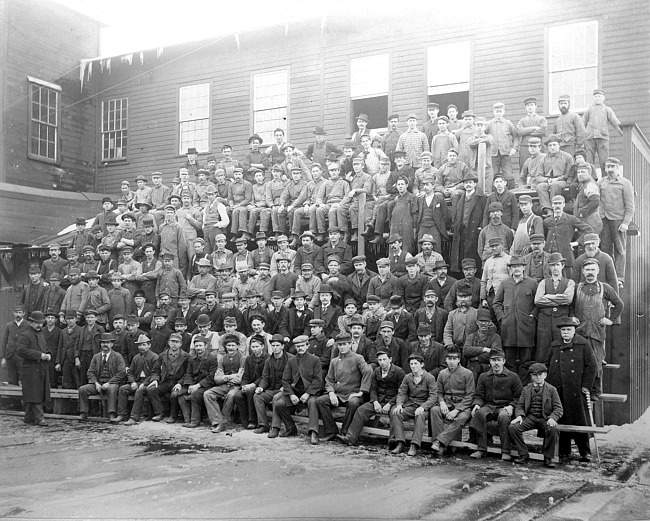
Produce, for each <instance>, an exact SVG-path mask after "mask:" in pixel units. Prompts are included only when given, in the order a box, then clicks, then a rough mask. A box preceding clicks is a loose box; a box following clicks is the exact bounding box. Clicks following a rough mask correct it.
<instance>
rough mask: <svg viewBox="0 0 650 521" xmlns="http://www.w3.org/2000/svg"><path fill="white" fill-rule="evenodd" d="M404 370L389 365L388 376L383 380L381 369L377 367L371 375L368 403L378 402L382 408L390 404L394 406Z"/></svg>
mask: <svg viewBox="0 0 650 521" xmlns="http://www.w3.org/2000/svg"><path fill="white" fill-rule="evenodd" d="M404 376H406V375H405V374H404V370H403V369H402V368H401V367H399V366H397V365H395V364H394V363H393V364H390V368H389V369H388V374H386V378H384V377H383V376H382V374H381V367H377V368H376V369H375V370H374V372H373V374H372V383H371V384H370V403H374V402H379V403H380V404H381V405H382V406H384V405H386V404H387V403H390V404H391V405H395V402H396V401H397V391H398V390H399V386H400V385H402V380H404Z"/></svg>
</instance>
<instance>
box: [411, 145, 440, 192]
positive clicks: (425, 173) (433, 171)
mask: <svg viewBox="0 0 650 521" xmlns="http://www.w3.org/2000/svg"><path fill="white" fill-rule="evenodd" d="M432 163H433V154H432V153H431V152H428V151H424V152H422V153H421V154H420V167H419V168H418V169H417V170H416V171H415V176H414V178H413V194H414V195H417V196H418V197H422V193H423V192H424V179H425V178H426V179H430V180H431V187H432V188H431V190H430V193H432V192H433V191H434V190H435V191H436V192H441V191H442V189H443V187H442V183H441V182H439V181H438V176H437V174H438V169H437V168H434V167H433V165H432Z"/></svg>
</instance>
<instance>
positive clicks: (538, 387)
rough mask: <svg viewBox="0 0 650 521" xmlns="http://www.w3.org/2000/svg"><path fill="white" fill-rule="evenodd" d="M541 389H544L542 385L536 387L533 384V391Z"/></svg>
mask: <svg viewBox="0 0 650 521" xmlns="http://www.w3.org/2000/svg"><path fill="white" fill-rule="evenodd" d="M541 388H542V386H541V385H535V384H533V389H541Z"/></svg>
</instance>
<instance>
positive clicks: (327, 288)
mask: <svg viewBox="0 0 650 521" xmlns="http://www.w3.org/2000/svg"><path fill="white" fill-rule="evenodd" d="M318 293H331V294H334V290H333V289H332V286H330V285H329V284H321V286H320V288H318Z"/></svg>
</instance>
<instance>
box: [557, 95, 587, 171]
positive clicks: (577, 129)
mask: <svg viewBox="0 0 650 521" xmlns="http://www.w3.org/2000/svg"><path fill="white" fill-rule="evenodd" d="M557 106H558V108H559V109H560V115H559V116H558V117H557V119H556V120H555V123H554V124H553V129H552V131H553V134H555V135H557V136H559V138H560V150H562V151H563V152H567V153H568V154H571V155H573V154H574V153H575V151H576V150H584V149H585V135H586V134H585V125H584V123H583V122H582V118H581V117H580V116H578V114H576V113H575V112H572V111H571V110H570V108H571V97H570V96H569V95H568V94H560V95H559V96H558V98H557ZM585 159H586V158H585Z"/></svg>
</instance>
